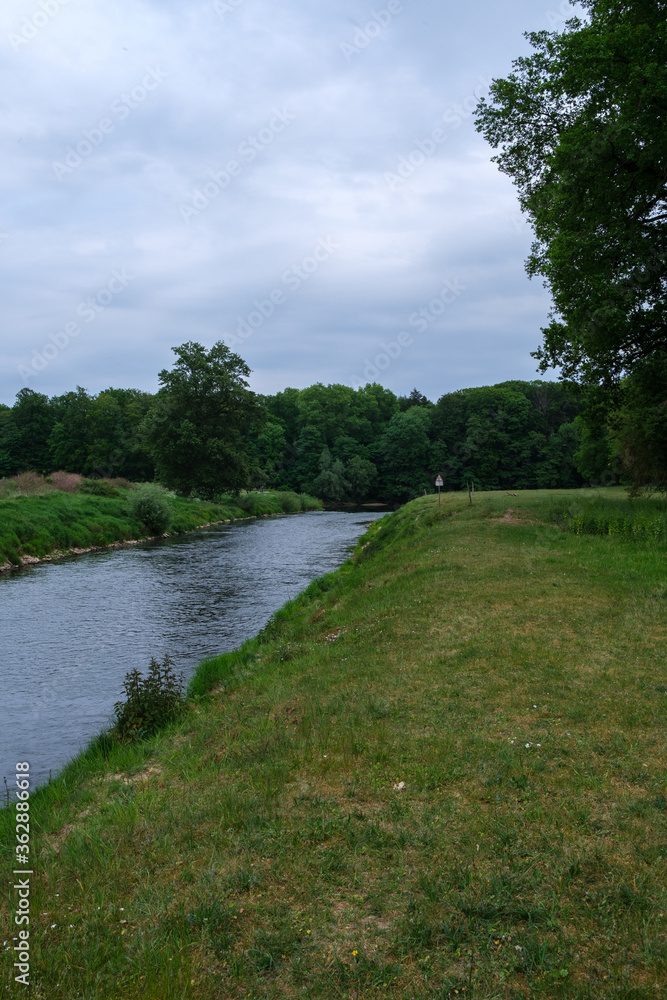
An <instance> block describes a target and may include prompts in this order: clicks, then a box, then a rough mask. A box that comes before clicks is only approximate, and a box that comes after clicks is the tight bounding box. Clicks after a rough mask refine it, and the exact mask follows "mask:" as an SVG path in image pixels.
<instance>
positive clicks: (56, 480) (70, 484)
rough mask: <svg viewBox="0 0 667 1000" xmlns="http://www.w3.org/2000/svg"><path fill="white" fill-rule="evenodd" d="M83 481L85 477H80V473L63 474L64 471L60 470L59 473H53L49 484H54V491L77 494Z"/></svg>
mask: <svg viewBox="0 0 667 1000" xmlns="http://www.w3.org/2000/svg"><path fill="white" fill-rule="evenodd" d="M82 479H83V476H80V475H79V473H78V472H63V471H62V469H59V470H58V471H57V472H52V473H51V475H50V476H49V478H48V480H47V482H50V483H51V484H52V486H53V488H54V490H61V491H62V492H63V493H76V491H77V487H78V485H79V483H80V482H81V481H82Z"/></svg>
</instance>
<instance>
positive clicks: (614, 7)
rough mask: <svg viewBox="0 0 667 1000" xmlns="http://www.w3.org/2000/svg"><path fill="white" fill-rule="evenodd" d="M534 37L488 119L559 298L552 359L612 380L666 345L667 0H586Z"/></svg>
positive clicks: (480, 121)
mask: <svg viewBox="0 0 667 1000" xmlns="http://www.w3.org/2000/svg"><path fill="white" fill-rule="evenodd" d="M581 3H582V6H583V7H584V8H586V10H587V12H588V19H587V21H585V22H584V21H581V20H579V19H577V18H573V19H572V20H570V21H568V22H567V25H566V27H565V30H564V31H563V32H562V33H561V34H558V33H555V32H553V33H550V32H546V31H540V32H536V33H529V34H527V36H526V37H527V38H528V39H529V41H530V42H531V45H532V46H533V48H534V49H535V53H534V54H533V55H531V56H528V57H525V58H521V59H518V60H516V61H515V62H514V64H513V65H514V69H515V72H513V73H511V74H510V75H509V76H508V77H507V78H506V79H499V80H495V81H494V82H493V84H492V86H491V96H490V102H489V103H487V101H485V100H484V99H482V100H481V101H480V103H479V105H478V109H477V128H478V131H480V132H482V134H483V135H484V136H485V138H486V139H487V140H488V141H489V142H490V143H491V145H492V146H494V147H495V148H499V149H500V153H499V154H498V155H497V156H496V157H495V158H494V159H495V161H496V162H497V163H498V165H499V167H500V169H501V170H502V171H503V172H504V173H506V174H508V175H509V176H510V177H512V179H513V180H514V182H515V184H516V185H517V187H518V190H519V197H520V203H521V207H522V209H523V211H524V212H526V214H527V215H528V217H529V219H530V221H531V223H532V225H533V228H534V231H535V242H534V244H533V247H532V252H531V255H530V257H529V258H528V261H527V270H528V273H529V274H530V275H537V274H540V275H542V276H543V277H544V278H545V279H546V285H547V286H548V287H549V288H550V290H551V293H552V296H553V303H554V308H553V313H552V316H551V323H550V325H549V326H548V327H547V328H546V329H545V330H543V334H544V343H543V346H542V347H541V348H540V349H539V350H537V351H536V352H535V355H534V356H535V357H537V358H538V359H539V362H540V367H541V369H542V370H543V371H544V370H546V369H547V368H548V367H552V366H553V367H560V368H561V370H562V373H563V376H564V377H566V378H572V379H575V378H576V379H579V380H581V381H583V382H587V383H589V384H593V385H599V386H611V385H614V384H616V383H618V382H619V380H620V379H621V378H622V377H623V375H624V374H627V373H629V372H631V371H632V370H633V368H634V366H635V365H636V364H638V363H639V362H645V361H648V360H650V359H653V358H656V357H660V356H663V355H664V353H665V351H666V350H667V323H666V319H667V302H666V297H665V292H666V291H667V2H665V0H581Z"/></svg>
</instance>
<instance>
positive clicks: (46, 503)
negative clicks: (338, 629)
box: [0, 488, 321, 567]
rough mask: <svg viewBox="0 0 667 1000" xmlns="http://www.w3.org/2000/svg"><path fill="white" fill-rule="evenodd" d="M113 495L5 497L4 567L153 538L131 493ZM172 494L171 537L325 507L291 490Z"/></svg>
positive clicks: (0, 526) (0, 509)
mask: <svg viewBox="0 0 667 1000" xmlns="http://www.w3.org/2000/svg"><path fill="white" fill-rule="evenodd" d="M110 492H112V493H113V494H114V495H111V496H95V495H92V494H86V493H67V492H62V491H60V490H54V489H47V490H46V491H44V492H42V493H40V494H38V495H33V496H24V495H19V496H14V497H10V498H9V499H0V567H3V564H4V566H5V567H6V566H9V565H14V566H20V565H22V563H24V562H29V561H31V560H34V559H43V558H44V557H45V556H48V555H50V554H53V553H58V554H59V555H62V554H66V553H67V552H68V551H72V550H74V551H76V550H81V549H91V548H96V547H100V546H105V545H112V544H113V543H114V542H124V541H130V540H132V539H140V538H145V537H147V536H149V535H150V534H151V531H150V530H148V529H147V527H146V525H144V524H142V523H141V522H140V521H139V520H137V519H136V518H134V517H132V516H131V514H130V513H129V512H128V509H127V507H128V498H129V496H130V494H131V490H129V489H122V488H118V489H115V490H113V489H111V491H110ZM168 496H169V505H170V506H171V508H172V521H171V524H170V525H169V528H168V533H169V534H182V533H183V532H186V531H193V530H195V529H196V528H198V527H200V526H201V525H204V524H211V523H213V522H216V521H229V520H234V519H236V518H243V517H252V516H263V515H265V514H281V513H293V512H295V511H302V510H318V509H320V508H321V504H320V502H319V501H318V500H315V499H314V498H313V497H307V496H305V495H299V494H296V493H287V492H285V493H263V494H259V493H247V494H241V495H240V496H238V497H231V496H230V497H227V498H224V500H223V502H222V503H207V502H205V501H203V500H189V499H185V498H183V497H177V496H174V495H172V494H168Z"/></svg>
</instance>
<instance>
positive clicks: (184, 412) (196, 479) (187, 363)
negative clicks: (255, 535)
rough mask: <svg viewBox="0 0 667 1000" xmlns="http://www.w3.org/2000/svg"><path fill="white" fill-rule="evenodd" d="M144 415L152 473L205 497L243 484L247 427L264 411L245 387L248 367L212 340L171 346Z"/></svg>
mask: <svg viewBox="0 0 667 1000" xmlns="http://www.w3.org/2000/svg"><path fill="white" fill-rule="evenodd" d="M173 351H174V354H175V355H176V359H177V360H176V362H175V364H174V367H173V368H172V370H171V371H168V370H167V369H166V368H165V369H163V370H162V371H161V372H160V373H159V375H158V380H159V382H160V385H161V388H160V390H159V391H158V393H157V396H156V400H155V404H154V405H153V407H152V408H151V410H150V411H149V413H148V415H147V417H146V421H145V425H144V426H145V432H146V436H147V440H148V444H149V447H150V448H151V451H152V454H153V458H154V460H155V467H156V472H157V475H158V478H159V479H160V481H161V482H163V483H164V484H165V485H166V486H169V487H171V488H173V489H176V490H179V491H180V492H181V493H184V494H186V495H189V494H193V493H194V494H196V495H198V496H201V497H204V498H207V499H210V498H213V497H215V496H217V495H218V494H220V493H222V492H225V491H229V490H231V491H238V490H240V489H243V488H244V487H245V486H247V484H248V479H249V474H250V460H249V456H248V448H249V443H248V429H249V426H250V425H251V424H254V425H255V426H257V425H259V424H261V423H262V422H263V419H264V411H263V409H262V407H261V406H260V405H259V403H258V402H257V399H256V397H255V394H254V393H253V392H251V391H250V390H249V389H248V382H247V377H248V375H249V374H250V369H249V368H248V366H247V365H246V363H245V362H244V361H243V359H242V358H241V357H239V355H238V354H233V353H232V352H231V351H230V349H229V348H228V347H227V346H226V345H225V344H224V343H222V341H218V342H217V343H216V344H214V345H213V347H212V348H211V350H210V351H207V350H206V348H205V347H203V346H202V345H201V344H197V343H194V342H193V341H188V343H186V344H182V345H181V346H180V347H174V348H173Z"/></svg>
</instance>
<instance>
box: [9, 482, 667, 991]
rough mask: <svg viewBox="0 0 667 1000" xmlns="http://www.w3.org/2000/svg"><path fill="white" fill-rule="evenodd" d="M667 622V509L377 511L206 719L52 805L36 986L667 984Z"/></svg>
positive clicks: (502, 499)
mask: <svg viewBox="0 0 667 1000" xmlns="http://www.w3.org/2000/svg"><path fill="white" fill-rule="evenodd" d="M595 510H597V511H598V514H597V515H595V517H593V513H594V511H595ZM589 515H590V517H589ZM605 517H606V518H607V520H606V521H605V520H604V518H605ZM621 521H622V523H623V524H624V525H625V526H626V527H625V528H624V529H623V530H621V529H620V528H619V527H618V525H620V524H621ZM605 524H606V533H605V534H604V535H603V534H599V533H597V532H600V531H603V530H604V526H605ZM635 524H636V525H643V527H641V528H637V530H634V529H633V527H632V525H635ZM610 525H616V527H612V529H611V532H612V533H611V534H610V533H609V531H610ZM628 525H629V528H628V527H627V526H628ZM661 525H662V526H663V527H661ZM587 531H591V532H595V533H590V534H589V533H585V532H587ZM577 532H579V533H577ZM666 609H667V583H666V581H665V536H664V510H663V509H662V508H661V506H660V504H659V503H657V502H653V501H636V502H633V503H632V504H631V503H630V502H629V501H627V500H626V499H625V498H624V495H623V494H622V493H621V492H620V491H613V490H610V491H604V496H602V497H601V496H600V494H597V495H596V494H594V493H593V491H572V492H565V491H563V492H559V491H551V492H547V491H543V492H535V493H529V492H525V493H520V494H519V495H518V496H507V495H505V494H477V495H476V496H475V503H474V505H473V506H472V507H469V506H468V504H467V497H462V496H461V494H456V495H449V496H446V497H445V498H444V502H443V504H442V506H441V507H438V504H437V499H434V498H432V497H428V498H424V499H423V500H419V501H415V502H414V503H412V504H409V505H407V506H406V507H404V508H402V509H401V510H400V511H398V512H397V513H396V514H393V515H389V516H387V517H386V518H384V519H382V520H381V521H379V522H376V523H375V524H374V525H373V526H372V527H371V529H370V531H369V533H368V535H367V536H366V537H365V538H364V539H363V540H362V542H361V543H360V545H359V546H358V547H357V550H356V552H355V555H354V557H353V558H352V559H351V560H350V561H349V562H348V563H347V564H346V565H345V566H344V567H343V568H342V569H341V570H339V571H338V572H337V573H334V574H331V575H329V576H327V577H324V578H322V579H321V580H319V581H317V582H315V583H314V584H313V585H311V587H309V588H308V590H307V591H306V592H305V593H304V594H303V595H301V596H300V597H299V598H297V599H296V600H294V601H292V602H291V603H290V604H288V605H287V606H286V607H285V608H284V609H283V610H281V611H280V612H279V613H278V614H277V615H276V616H275V617H274V619H273V621H272V623H271V624H270V625H269V626H268V627H267V628H266V629H265V630H264V632H263V633H262V634H261V635H260V636H259V637H257V638H255V639H253V640H251V641H250V642H248V643H246V644H245V645H244V646H243V647H242V648H241V649H240V650H239V651H237V652H235V653H230V654H226V655H224V656H220V657H217V658H215V659H213V660H210V661H208V662H207V663H205V664H203V665H202V667H201V668H200V671H199V673H198V675H196V677H195V678H194V680H193V682H192V684H191V688H190V694H191V697H192V699H193V705H192V709H191V711H190V712H189V713H188V715H187V716H186V717H185V719H184V720H183V721H182V722H180V723H179V724H178V725H177V726H174V727H173V728H172V729H171V730H169V731H168V732H164V733H162V734H161V735H159V736H158V737H156V738H154V739H152V740H151V741H149V742H147V743H146V744H143V745H140V746H137V747H128V746H119V745H113V744H110V743H109V742H108V741H104V740H100V741H98V743H97V745H96V746H95V747H94V748H93V749H91V750H90V751H89V753H88V754H87V756H85V757H83V758H81V759H79V760H78V761H76V762H74V763H73V764H72V765H71V766H70V767H69V768H68V769H67V770H66V771H65V773H64V774H63V776H62V777H61V778H60V779H58V780H57V781H55V782H54V783H53V784H51V785H50V786H49V787H47V788H45V789H43V790H42V791H40V792H38V793H37V794H36V795H35V796H34V799H33V806H32V820H33V827H32V831H33V849H34V854H33V863H34V864H33V866H34V870H35V874H34V876H32V914H33V916H32V920H33V922H32V923H31V938H30V945H31V953H32V956H33V959H32V961H33V966H32V979H33V982H34V984H35V987H34V991H33V995H34V996H35V997H39V998H46V997H48V998H49V1000H73V998H76V997H81V998H86V1000H107V998H108V1000H112V998H113V1000H116V998H120V997H123V998H135V997H136V998H138V997H142V998H147V1000H153V998H154V1000H172V998H173V1000H176V998H179V1000H180V998H192V1000H213V998H219V997H225V998H239V1000H240V998H275V1000H278V998H286V997H287V998H290V997H307V998H309V1000H315V998H327V1000H328V998H334V997H349V998H358V997H378V998H380V997H390V998H401V1000H410V998H415V1000H417V998H449V997H451V998H454V997H468V998H470V997H474V998H476V1000H495V998H498V1000H504V998H510V1000H517V998H526V1000H527V998H545V1000H546V998H549V1000H551V998H556V997H558V998H560V997H563V998H573V1000H574V998H577V1000H578V998H590V1000H601V998H609V1000H611V998H619V1000H620V998H624V1000H630V998H633V1000H639V998H644V997H646V998H648V997H657V996H662V995H665V994H666V993H667V933H666V927H667V893H666V890H665V885H666V881H667V880H666V876H667V804H666V799H665V796H666V792H665V781H666V777H667V745H666V743H665V721H666V717H667V679H666V678H665V668H664V663H665V655H664V638H665V611H666ZM63 723H64V724H65V723H66V720H63ZM18 742H19V741H18V740H17V743H18ZM10 819H11V814H10V813H6V814H5V815H3V816H2V817H0V822H2V824H3V827H4V831H5V832H6V833H7V835H8V836H7V839H6V840H5V841H4V843H6V844H7V845H8V848H7V853H6V854H5V857H4V863H5V865H8V866H11V865H12V857H11V854H10V853H9V852H11V850H12V831H11V829H10V826H9V820H10ZM8 870H10V869H8ZM11 878H12V877H11V875H9V876H8V877H7V878H5V879H4V883H5V885H6V886H8V885H9V884H10V882H11ZM14 903H15V900H14V898H13V891H12V890H11V889H9V888H6V889H5V890H4V893H3V898H2V914H3V923H4V925H5V926H11V925H10V918H11V905H13V904H14ZM11 936H12V935H11V934H8V935H7V937H8V938H11ZM7 955H9V953H7ZM11 974H12V972H11V968H10V967H9V965H7V966H5V968H4V970H3V980H2V986H3V987H4V986H7V985H9V986H10V990H12V991H14V992H18V989H19V987H18V986H16V985H15V984H13V983H12V982H11ZM14 992H12V993H11V995H14Z"/></svg>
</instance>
